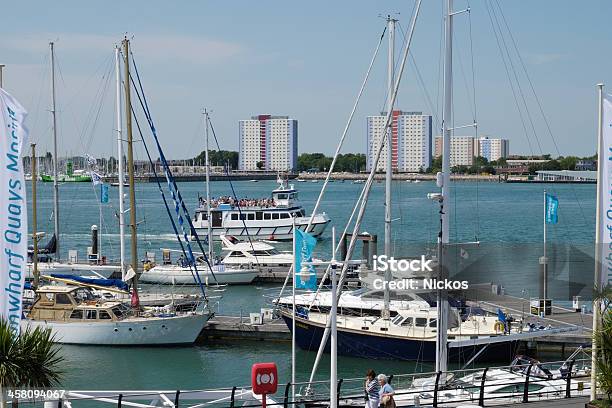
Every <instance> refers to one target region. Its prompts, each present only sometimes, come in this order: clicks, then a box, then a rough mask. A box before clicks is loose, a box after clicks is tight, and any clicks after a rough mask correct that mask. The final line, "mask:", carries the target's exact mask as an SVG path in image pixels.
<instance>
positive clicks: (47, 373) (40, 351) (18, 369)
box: [0, 318, 63, 406]
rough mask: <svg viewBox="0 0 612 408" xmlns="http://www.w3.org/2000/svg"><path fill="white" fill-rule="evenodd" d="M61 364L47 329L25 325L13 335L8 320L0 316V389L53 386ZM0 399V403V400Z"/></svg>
mask: <svg viewBox="0 0 612 408" xmlns="http://www.w3.org/2000/svg"><path fill="white" fill-rule="evenodd" d="M62 363H63V358H62V357H61V355H60V354H59V347H57V346H56V344H55V341H54V337H53V336H52V335H51V329H43V328H40V327H37V328H35V329H33V330H32V329H30V328H26V329H25V330H22V331H21V334H20V335H17V334H16V333H15V332H14V331H13V330H11V327H10V325H9V324H8V322H7V321H6V320H5V319H1V318H0V388H1V389H3V390H6V389H15V388H20V387H39V388H49V387H53V386H56V385H58V384H59V382H60V379H61V377H62V374H63V373H62V371H61V369H60V366H61V364H62ZM1 398H3V397H2V396H0V403H2V402H3V401H2V400H1ZM13 406H16V405H14V404H13Z"/></svg>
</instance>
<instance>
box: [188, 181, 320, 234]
mask: <svg viewBox="0 0 612 408" xmlns="http://www.w3.org/2000/svg"><path fill="white" fill-rule="evenodd" d="M211 201H212V203H211V207H210V214H211V219H212V224H211V226H212V235H213V239H215V240H220V239H221V238H220V237H221V234H225V235H233V236H236V237H241V236H247V235H248V236H251V237H254V238H265V239H274V240H291V239H292V238H293V223H294V220H295V225H296V227H297V228H299V229H301V230H302V231H304V230H305V229H306V227H307V226H308V222H309V221H310V216H307V215H306V212H305V210H304V207H302V205H301V204H300V202H299V200H298V192H297V190H296V189H295V188H294V187H293V185H290V186H287V184H286V182H285V181H284V180H279V187H278V188H276V189H275V190H273V191H272V196H271V197H270V198H263V199H259V200H239V201H238V202H236V201H235V200H234V199H233V198H231V197H223V198H220V199H219V200H211ZM208 212H209V209H208V208H207V203H206V200H200V206H199V207H198V208H197V209H196V211H195V216H194V220H193V226H194V229H195V231H196V232H197V233H198V235H202V236H205V235H206V234H207V230H208ZM329 222H330V218H329V216H328V215H327V214H325V213H318V214H315V215H314V218H313V221H312V225H311V226H310V228H309V229H308V231H307V232H309V233H310V234H312V235H313V236H315V237H319V236H321V234H323V231H325V228H326V227H327V224H329ZM245 227H246V228H245Z"/></svg>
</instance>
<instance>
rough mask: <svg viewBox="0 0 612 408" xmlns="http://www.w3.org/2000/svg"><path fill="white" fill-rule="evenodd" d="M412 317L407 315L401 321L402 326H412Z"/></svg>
mask: <svg viewBox="0 0 612 408" xmlns="http://www.w3.org/2000/svg"><path fill="white" fill-rule="evenodd" d="M413 325H414V319H413V318H412V317H407V318H406V320H404V321H403V322H402V326H413Z"/></svg>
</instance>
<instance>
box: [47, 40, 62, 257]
mask: <svg viewBox="0 0 612 408" xmlns="http://www.w3.org/2000/svg"><path fill="white" fill-rule="evenodd" d="M53 47H54V44H53V42H50V43H49V48H50V49H51V118H52V123H51V129H52V131H53V232H54V233H55V242H56V247H55V248H56V250H55V254H56V258H57V260H58V261H59V260H60V258H61V253H60V229H59V184H58V180H57V178H58V175H57V165H58V161H59V158H58V157H57V119H56V115H55V52H54V49H53Z"/></svg>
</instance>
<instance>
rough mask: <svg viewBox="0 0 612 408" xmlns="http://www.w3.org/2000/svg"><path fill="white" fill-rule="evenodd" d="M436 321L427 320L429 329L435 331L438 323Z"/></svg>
mask: <svg viewBox="0 0 612 408" xmlns="http://www.w3.org/2000/svg"><path fill="white" fill-rule="evenodd" d="M437 320H438V319H429V327H433V328H434V329H435V328H436V326H437V323H438V322H437Z"/></svg>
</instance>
